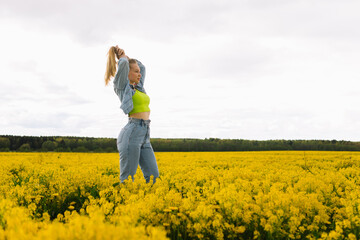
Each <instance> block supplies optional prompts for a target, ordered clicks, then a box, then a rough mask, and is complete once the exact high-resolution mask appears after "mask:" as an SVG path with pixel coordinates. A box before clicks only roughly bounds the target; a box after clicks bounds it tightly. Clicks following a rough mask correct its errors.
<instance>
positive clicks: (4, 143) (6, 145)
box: [0, 137, 10, 149]
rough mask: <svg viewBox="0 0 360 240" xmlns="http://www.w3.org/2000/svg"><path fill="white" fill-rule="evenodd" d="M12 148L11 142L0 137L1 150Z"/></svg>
mask: <svg viewBox="0 0 360 240" xmlns="http://www.w3.org/2000/svg"><path fill="white" fill-rule="evenodd" d="M9 147H10V140H9V138H7V137H0V149H8V148H9Z"/></svg>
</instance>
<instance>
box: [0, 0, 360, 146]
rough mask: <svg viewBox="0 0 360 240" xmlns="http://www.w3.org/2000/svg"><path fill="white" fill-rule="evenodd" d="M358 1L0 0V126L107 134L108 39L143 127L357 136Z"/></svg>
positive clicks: (117, 122)
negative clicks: (135, 65) (133, 72)
mask: <svg viewBox="0 0 360 240" xmlns="http://www.w3.org/2000/svg"><path fill="white" fill-rule="evenodd" d="M359 10H360V2H359V1H356V0H350V1H347V0H345V1H336V0H298V1H295V0H274V1H268V0H253V1H249V0H237V1H236V0H233V1H231V0H217V1H213V0H185V1H174V0H156V1H149V0H148V1H146V0H132V1H129V0H127V1H124V0H105V1H104V0H102V1H100V0H99V1H95V0H94V1H85V0H80V1H73V0H61V1H60V0H55V1H49V0H32V1H28V0H23V1H19V0H2V1H1V2H0V31H1V38H0V39H1V40H0V41H1V44H0V53H1V55H0V64H1V68H0V101H1V105H0V134H11V135H32V136H39V135H41V136H89V137H112V138H116V137H117V135H118V133H119V131H120V130H121V128H122V127H123V126H124V125H125V124H126V122H127V116H126V115H125V114H124V113H123V112H122V110H121V109H120V108H119V107H120V101H119V99H118V97H117V96H116V94H115V92H114V90H113V87H112V84H111V85H110V86H107V87H105V84H104V73H105V66H106V54H107V51H108V50H109V48H110V47H111V46H113V45H119V47H121V48H123V49H125V53H126V54H127V55H128V56H129V57H132V58H137V59H139V60H140V61H141V62H142V63H144V65H145V66H146V70H147V74H146V78H145V89H146V90H147V93H148V95H149V96H150V109H151V115H150V119H151V137H153V138H210V137H215V138H231V139H240V138H241V139H251V140H255V139H257V140H268V139H328V140H331V139H337V140H350V141H360V121H359V118H360V108H359V106H360V82H359V79H360V44H359V42H360V28H359V23H360V14H359Z"/></svg>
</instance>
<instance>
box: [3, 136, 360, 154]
mask: <svg viewBox="0 0 360 240" xmlns="http://www.w3.org/2000/svg"><path fill="white" fill-rule="evenodd" d="M151 145H152V146H153V149H154V151H155V152H190V151H195V152H198V151H270V150H317V151H360V142H351V141H337V140H266V141H257V140H244V139H219V138H205V139H192V138H183V139H182V138H175V139H174V138H172V139H169V138H152V139H151ZM8 151H16V152H49V151H54V152H99V153H102V152H117V147H116V139H115V138H91V137H62V136H53V137H50V136H40V137H38V136H12V135H0V152H8Z"/></svg>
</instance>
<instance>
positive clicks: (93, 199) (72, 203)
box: [0, 151, 360, 240]
mask: <svg viewBox="0 0 360 240" xmlns="http://www.w3.org/2000/svg"><path fill="white" fill-rule="evenodd" d="M155 155H156V158H157V161H158V165H159V170H160V178H159V179H158V180H157V182H156V183H155V184H154V185H152V184H146V183H145V180H144V179H143V177H142V173H141V171H140V169H138V172H137V174H136V176H135V181H134V182H132V181H130V180H128V181H127V182H126V184H124V185H118V186H116V185H114V183H116V182H118V181H119V180H118V177H119V156H118V154H116V153H101V154H100V153H99V154H98V153H0V163H1V164H0V239H7V240H11V239H157V240H158V239H160V240H161V239H351V240H355V239H359V238H360V214H359V210H360V153H358V152H313V151H311V152H303V151H302V152H301V151H277V152H274V151H269V152H171V153H159V152H158V153H155Z"/></svg>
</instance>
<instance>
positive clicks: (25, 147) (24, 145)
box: [18, 143, 31, 152]
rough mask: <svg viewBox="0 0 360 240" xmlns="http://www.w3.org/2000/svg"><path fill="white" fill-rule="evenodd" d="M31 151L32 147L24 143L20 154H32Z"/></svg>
mask: <svg viewBox="0 0 360 240" xmlns="http://www.w3.org/2000/svg"><path fill="white" fill-rule="evenodd" d="M30 150H31V147H30V144H28V143H24V144H23V145H21V146H20V147H19V149H18V151H19V152H30Z"/></svg>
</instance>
